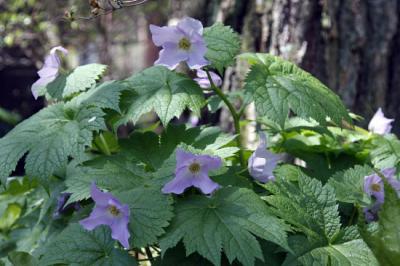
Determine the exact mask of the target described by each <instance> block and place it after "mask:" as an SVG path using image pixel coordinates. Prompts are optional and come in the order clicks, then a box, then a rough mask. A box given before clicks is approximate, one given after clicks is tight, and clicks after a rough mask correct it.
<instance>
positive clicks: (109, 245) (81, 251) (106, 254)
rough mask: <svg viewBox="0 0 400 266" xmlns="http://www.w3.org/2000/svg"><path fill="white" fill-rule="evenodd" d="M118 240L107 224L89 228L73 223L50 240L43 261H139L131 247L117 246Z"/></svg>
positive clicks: (128, 265) (75, 264) (74, 264)
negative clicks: (114, 238) (112, 237)
mask: <svg viewBox="0 0 400 266" xmlns="http://www.w3.org/2000/svg"><path fill="white" fill-rule="evenodd" d="M114 244H115V240H113V239H111V232H110V230H109V229H108V228H107V227H105V226H101V227H98V228H96V229H94V230H93V231H90V232H89V231H86V230H85V229H83V228H82V226H81V225H79V224H71V225H69V226H68V227H67V228H66V229H65V230H64V231H63V232H61V233H60V234H59V235H58V236H57V237H56V238H55V239H54V240H53V241H51V242H49V243H47V244H46V247H45V249H44V254H43V257H41V258H40V265H43V266H47V265H54V264H68V265H71V266H78V265H102V266H106V265H109V266H112V265H120V266H124V265H126V266H133V265H138V264H137V262H136V261H135V259H134V258H133V257H132V256H130V255H129V254H128V252H127V251H123V250H121V249H116V248H114Z"/></svg>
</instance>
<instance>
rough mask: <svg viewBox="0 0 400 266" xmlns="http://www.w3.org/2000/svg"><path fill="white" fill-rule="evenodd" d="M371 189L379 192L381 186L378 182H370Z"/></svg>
mask: <svg viewBox="0 0 400 266" xmlns="http://www.w3.org/2000/svg"><path fill="white" fill-rule="evenodd" d="M371 189H372V191H375V192H379V191H381V186H380V185H379V184H372V185H371Z"/></svg>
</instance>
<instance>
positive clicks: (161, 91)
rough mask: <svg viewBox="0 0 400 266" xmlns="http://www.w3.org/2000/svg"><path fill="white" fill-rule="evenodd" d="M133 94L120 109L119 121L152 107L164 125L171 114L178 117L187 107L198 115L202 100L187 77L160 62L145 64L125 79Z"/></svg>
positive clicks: (131, 118)
mask: <svg viewBox="0 0 400 266" xmlns="http://www.w3.org/2000/svg"><path fill="white" fill-rule="evenodd" d="M127 82H129V85H130V87H131V90H132V91H134V92H135V93H136V96H135V97H133V98H132V99H131V102H130V104H129V106H128V108H127V110H126V111H125V112H124V117H123V118H122V120H121V121H120V123H121V124H123V123H126V122H128V121H132V122H133V123H134V124H135V123H136V122H137V121H138V120H139V118H140V117H141V116H142V115H143V114H145V113H148V112H150V111H152V110H154V111H155V112H156V113H157V115H158V116H159V118H160V120H161V122H162V123H163V125H164V126H166V125H167V124H168V123H169V121H170V120H171V119H172V118H174V117H179V116H180V115H181V114H182V112H183V111H184V110H185V109H186V108H189V109H190V110H191V111H193V112H195V113H196V114H197V115H198V116H200V108H202V107H203V105H204V104H205V100H204V96H203V91H202V90H201V88H200V87H199V85H198V84H197V83H196V82H194V81H193V80H191V79H189V78H188V77H186V76H184V75H182V74H178V73H176V72H173V71H170V70H169V69H167V68H165V67H161V66H154V67H151V68H148V69H146V70H144V71H142V72H140V73H138V74H136V75H134V76H132V77H131V78H129V79H128V80H127Z"/></svg>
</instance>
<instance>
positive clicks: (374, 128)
mask: <svg viewBox="0 0 400 266" xmlns="http://www.w3.org/2000/svg"><path fill="white" fill-rule="evenodd" d="M393 122H394V119H390V118H386V117H385V115H384V114H383V112H382V108H379V109H378V111H376V113H375V115H374V116H373V117H372V119H371V121H370V122H369V124H368V130H369V131H371V132H373V133H376V134H380V135H384V134H388V133H390V131H391V130H392V125H391V124H392V123H393Z"/></svg>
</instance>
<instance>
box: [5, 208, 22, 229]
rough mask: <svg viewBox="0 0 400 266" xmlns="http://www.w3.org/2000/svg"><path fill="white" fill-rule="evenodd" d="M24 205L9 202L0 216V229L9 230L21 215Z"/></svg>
mask: <svg viewBox="0 0 400 266" xmlns="http://www.w3.org/2000/svg"><path fill="white" fill-rule="evenodd" d="M21 212H22V207H21V206H20V205H19V204H16V203H11V204H8V206H7V208H6V209H5V211H4V212H2V215H1V216H0V230H4V231H7V230H9V229H10V228H11V227H12V225H13V224H14V223H15V222H16V221H17V220H18V218H19V217H20V216H21Z"/></svg>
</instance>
